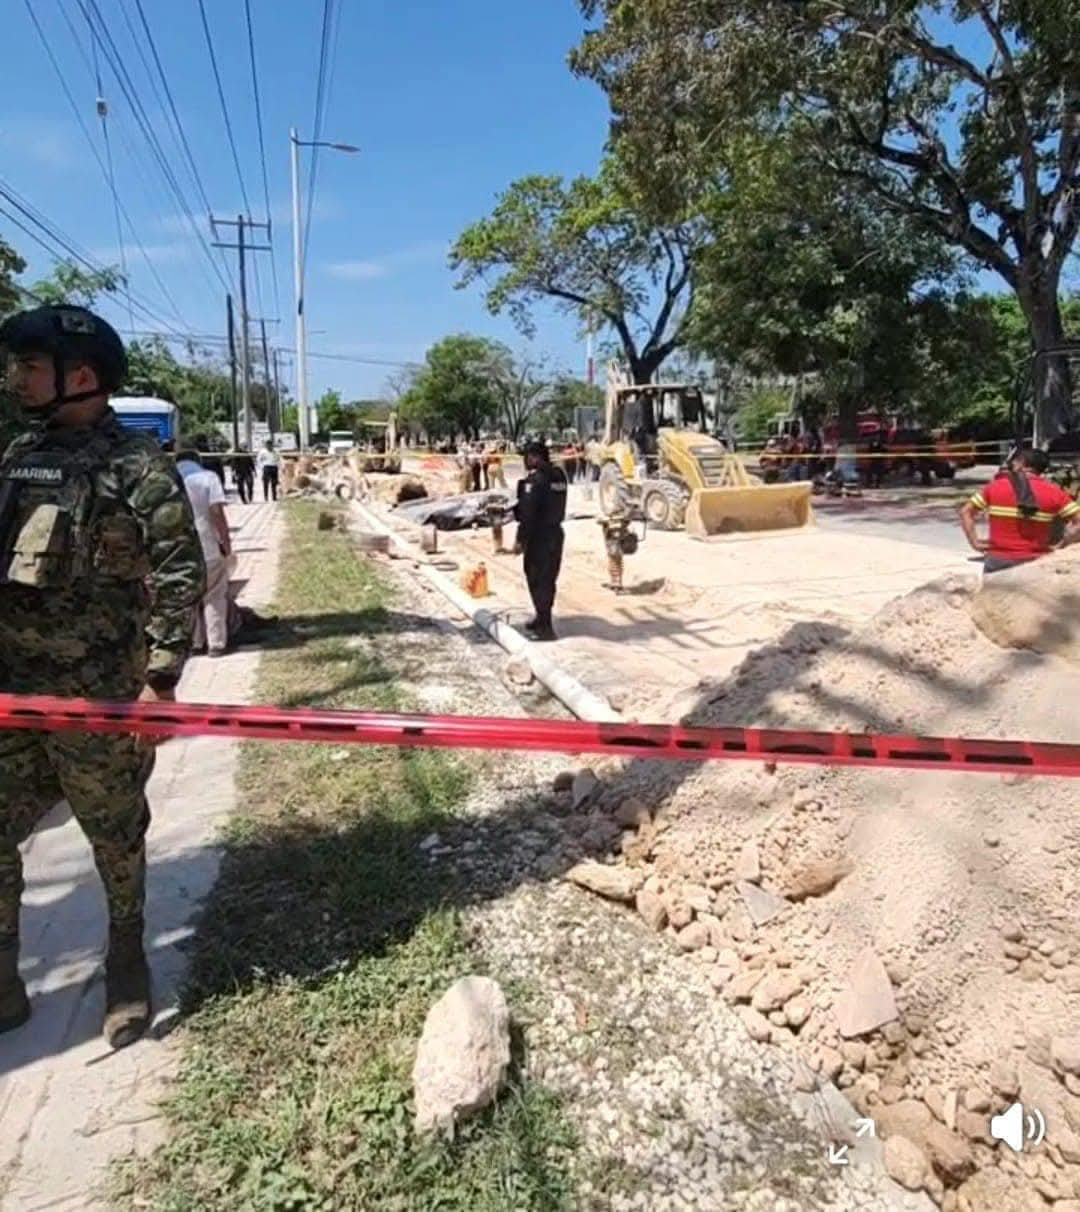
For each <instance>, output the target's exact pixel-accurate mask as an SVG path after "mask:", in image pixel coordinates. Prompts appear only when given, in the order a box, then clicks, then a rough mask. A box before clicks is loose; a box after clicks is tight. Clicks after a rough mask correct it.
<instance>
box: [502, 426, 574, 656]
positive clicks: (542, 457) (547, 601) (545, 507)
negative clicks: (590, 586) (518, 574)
mask: <svg viewBox="0 0 1080 1212" xmlns="http://www.w3.org/2000/svg"><path fill="white" fill-rule="evenodd" d="M525 469H526V471H527V472H528V473H529V474H528V475H527V476H526V477H525V478H524V479H523V480H521V481H520V482H519V483H518V495H517V505H516V506H515V508H514V517H515V518H516V519H517V524H518V528H517V542H516V548H515V549H516V550H517V551H519V552H521V553H522V554H523V555H524V557H525V579H526V581H527V582H528V585H529V596H530V597H531V598H532V601H533V608H534V610H535V611H536V616H535V617H534V618H532V619H530V620H529V622H528V623H526V624H525V630H526V632H527V633H528V635H529V638H530V639H533V640H538V641H541V642H544V641H550V640H554V639H555V629H554V628H553V626H552V623H551V611H552V607H553V606H554V605H555V583H556V581H557V580H558V579H559V569H560V567H561V566H562V553H563V529H562V523H563V518H565V517H566V492H567V486H566V475H565V473H564V472H563V470H562V468H560V467H554V466H552V463H551V456H550V454H549V453H548V448H547V446H546V445H545V444H544V443H543V442H530V443H529V445H528V446H526V447H525Z"/></svg>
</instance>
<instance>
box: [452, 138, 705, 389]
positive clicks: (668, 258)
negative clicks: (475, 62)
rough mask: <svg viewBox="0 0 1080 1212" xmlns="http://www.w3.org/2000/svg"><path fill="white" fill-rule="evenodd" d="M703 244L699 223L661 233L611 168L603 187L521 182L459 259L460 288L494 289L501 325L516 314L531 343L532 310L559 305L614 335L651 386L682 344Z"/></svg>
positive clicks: (469, 234)
mask: <svg viewBox="0 0 1080 1212" xmlns="http://www.w3.org/2000/svg"><path fill="white" fill-rule="evenodd" d="M700 239H701V231H700V226H699V224H697V223H696V222H695V221H693V220H685V221H684V220H676V221H673V222H670V223H666V224H659V225H658V224H655V223H653V222H651V221H650V220H649V219H648V218H647V217H646V216H645V214H644V212H643V210H642V209H641V208H640V207H639V206H637V205H636V204H635V200H634V198H633V197H632V196H631V195H630V193H629V192H628V191H627V189H626V188H624V186H623V185H622V184H621V183H620V172H619V167H618V165H617V164H615V163H614V162H611V163H607V164H605V166H604V167H603V168H602V170H601V172H600V174H599V175H598V176H597V177H596V178H592V179H590V178H588V177H577V178H575V179H574V180H573V181H571V182H570V183H569V184H565V183H564V182H563V180H562V178H561V177H544V176H531V177H524V178H522V179H521V180H519V181H515V182H514V183H513V184H512V185H511V186H510V187H509V189H507V190H506V192H505V193H504V194H502V195H501V196H500V197H499V199H498V201H497V203H496V206H495V209H494V211H493V212H492V214H491V215H490V216H489V217H488V218H486V219H481V220H480V221H479V222H478V223H474V224H473V225H472V226H471V227H469V228H467V229H466V230H465V231H464V232H463V233H462V234H461V236H459V238H458V240H457V243H456V244H455V245H454V247H453V249H452V250H451V253H450V265H451V268H452V269H454V270H459V271H461V277H460V279H459V281H458V283H457V285H458V287H459V288H462V287H466V286H469V285H470V284H472V283H473V282H475V281H484V282H486V283H488V288H487V305H488V309H489V311H491V313H492V314H493V315H498V314H500V313H501V312H502V311H503V310H508V311H509V312H510V315H511V317H512V318H513V320H514V322H515V323H516V324H517V325H518V327H519V328H520V329H521V331H522V332H524V333H526V334H527V335H529V336H531V335H532V334H533V332H534V324H533V321H532V318H531V309H532V308H533V306H534V305H535V304H536V303H537V302H539V301H541V300H545V299H546V300H553V301H554V302H555V303H556V304H557V305H558V306H560V307H561V308H562V309H564V310H567V311H570V312H572V313H573V314H575V315H577V316H578V318H579V319H580V321H581V323H582V324H583V325H584V324H586V323H589V322H590V320H592V319H601V320H603V321H604V322H605V323H606V324H608V325H610V326H611V328H612V329H613V330H614V332H615V334H616V335H617V337H618V340H619V346H620V349H621V352H622V355H623V357H624V358H625V360H626V364H627V366H628V368H629V370H630V374H631V376H632V378H633V380H634V382H637V383H647V382H649V381H650V379H651V378H652V376H653V374H654V373H655V371H656V370H657V369H658V368H659V367H660V366H661V365H662V364H663V362H664V359H665V358H667V356H668V355H669V354H670V353H671V351H672V350H673V349H675V348H676V347H677V346H678V345H679V342H680V341H681V339H682V332H683V328H684V325H685V323H686V318H687V316H688V314H689V313H690V311H691V308H692V305H693V296H694V261H695V257H696V255H697V252H698V247H699V243H700Z"/></svg>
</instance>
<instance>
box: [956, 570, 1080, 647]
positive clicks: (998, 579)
mask: <svg viewBox="0 0 1080 1212" xmlns="http://www.w3.org/2000/svg"><path fill="white" fill-rule="evenodd" d="M971 613H972V618H973V619H974V620H975V624H976V626H977V627H978V628H979V630H980V631H981V632H982V633H983V635H985V636H986V637H987V639H989V640H992V641H993V642H994V643H995V644H998V645H1000V646H1001V647H1002V648H1027V649H1030V650H1031V651H1032V652H1045V653H1053V654H1055V655H1056V656H1060V657H1063V658H1064V659H1065V660H1068V661H1072V662H1073V663H1074V664H1080V547H1067V548H1065V550H1063V551H1059V552H1056V553H1055V554H1054V555H1052V556H1048V557H1047V558H1046V559H1044V560H1036V561H1034V562H1033V563H1031V564H1022V565H1021V566H1020V567H1019V568H1010V569H1008V570H1007V571H1005V572H997V573H995V574H994V575H993V576H991V577H987V578H986V581H985V582H984V583H983V586H982V588H981V589H980V591H979V592H978V593H977V594H976V595H975V600H974V602H973V603H972V611H971Z"/></svg>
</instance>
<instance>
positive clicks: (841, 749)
mask: <svg viewBox="0 0 1080 1212" xmlns="http://www.w3.org/2000/svg"><path fill="white" fill-rule="evenodd" d="M0 728H16V729H27V730H31V731H50V732H53V731H69V732H96V733H102V732H105V733H110V732H111V733H138V734H140V735H144V736H158V737H171V736H221V737H234V738H235V737H241V738H244V737H247V738H251V739H257V740H269V741H323V742H334V743H335V744H355V745H392V746H395V747H399V748H422V749H496V750H498V749H505V750H510V751H513V750H541V751H545V752H549V753H572V754H580V753H601V754H609V755H610V756H613V757H633V758H649V759H654V760H660V761H684V762H703V761H756V762H789V763H798V764H803V765H814V766H875V767H893V768H898V769H912V770H915V769H923V770H925V769H931V770H964V771H969V772H971V773H978V774H1017V773H1019V774H1026V775H1057V776H1062V777H1066V778H1077V777H1080V745H1060V744H1040V743H1032V742H1028V741H975V740H963V739H960V738H957V737H951V738H943V737H911V736H889V735H885V734H872V733H867V734H858V733H846V732H799V731H793V730H785V729H769V728H682V727H676V726H671V725H667V724H589V723H583V722H581V721H577V720H574V721H564V720H511V719H500V718H497V717H487V716H452V715H398V714H381V713H377V712H368V711H313V710H309V709H307V708H304V709H286V708H281V707H230V706H213V705H210V704H205V703H100V702H91V701H89V700H86V699H57V698H49V697H46V696H38V695H11V694H2V695H0Z"/></svg>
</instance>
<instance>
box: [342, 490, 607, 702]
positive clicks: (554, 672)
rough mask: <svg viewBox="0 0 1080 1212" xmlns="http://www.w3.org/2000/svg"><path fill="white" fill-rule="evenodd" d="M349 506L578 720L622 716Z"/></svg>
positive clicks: (366, 512)
mask: <svg viewBox="0 0 1080 1212" xmlns="http://www.w3.org/2000/svg"><path fill="white" fill-rule="evenodd" d="M350 508H351V509H352V511H353V512H354V514H355V515H356V517H357V518H359V519H360V521H361V522H362V523H363V524H364V526H366V527H368V528H370V529H372V530H375V531H377V532H378V533H379V534H385V535H388V536H389V538H390V542H391V543H392V544H393V545H394V546H395V547H396V548H397V549H398V550H399V551H401V552H402V554H403V555H405V556H406V557H407V558H408V559H409V560H410V561H411V562H412V564H413V567H414V568H415V569H416V571H417V572H418V573H419V574H420V575H421V576H422V577H423V578H424V579H425V580H426V581H428V583H429V584H431V585H432V586H433V587H434V588H435V589H437V590H438V591H439V592H440V593H441V594H442V595H443V597H445V598H446V599H447V601H449V602H450V603H451V604H452V605H453V606H454V607H455V608H456V609H457V610H458V611H460V612H461V614H463V615H465V617H466V618H468V619H471V620H472V622H473V623H475V624H476V626H477V627H479V628H480V630H481V631H483V632H484V633H485V635H487V636H489V637H490V638H491V639H493V640H494V641H495V643H496V644H498V645H499V646H500V647H501V648H502V649H504V650H505V651H506V652H507V653H508V654H509V655H510V656H512V657H523V658H524V659H525V660H526V661H528V663H529V667H530V668H531V669H532V671H533V675H534V676H535V677H536V679H537V681H539V682H540V683H542V684H543V685H544V686H545V687H546V688H547V689H548V690H550V691H551V693H552V694H553V695H554V696H555V697H556V698H557V699H558V700H559V702H561V703H562V704H563V705H564V706H566V707H567V708H568V709H569V710H570V711H572V712H573V713H574V715H576V716H577V718H578V719H579V720H588V721H589V722H591V723H594V724H617V723H620V722H621V721H622V716H621V715H620V714H619V713H618V712H617V711H616V710H615V708H614V707H612V706H611V704H610V703H609V702H608V701H607V699H605V698H602V697H601V696H600V695H598V694H596V693H595V692H594V691H592V690H590V689H589V688H588V687H587V686H583V685H582V684H581V682H579V681H578V680H577V678H575V677H573V676H572V675H571V674H569V673H567V672H566V670H565V669H562V668H560V667H559V666H558V665H556V664H555V662H554V661H553V660H551V658H550V657H548V656H547V655H546V654H545V653H544V652H542V651H540V650H539V649H538V648H536V646H535V645H533V644H531V643H530V642H529V641H528V640H527V639H526V638H525V637H524V636H523V635H522V634H521V632H520V631H517V630H516V629H515V628H513V627H511V626H510V624H509V623H504V622H503V621H502V619H500V618H498V617H497V616H496V615H495V614H493V613H492V612H491V611H490V610H487V609H485V608H484V607H483V606H480V605H478V604H477V602H476V601H475V599H473V598H470V597H469V596H468V594H466V593H465V592H464V591H463V590H461V589H459V588H458V586H457V585H455V584H454V582H453V581H451V580H450V578H449V577H446V576H444V575H443V574H442V573H441V572H439V570H438V569H437V568H434V567H432V565H431V564H430V563H429V562H428V560H427V557H426V556H424V555H422V554H421V553H420V552H419V551H418V550H416V549H415V548H414V547H413V546H412V544H411V543H408V542H407V541H406V540H405V539H403V538H402V537H401V536H400V535H399V534H397V533H396V532H395V531H393V530H391V528H390V527H389V526H388V525H387V524H386V523H385V522H384V521H383V520H382V518H380V517H379V516H378V515H377V514H375V513H373V512H372V511H371V510H370V509H368V508H367V507H366V506H365V505H362V504H361V503H360V502H359V501H352V502H351V503H350Z"/></svg>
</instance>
